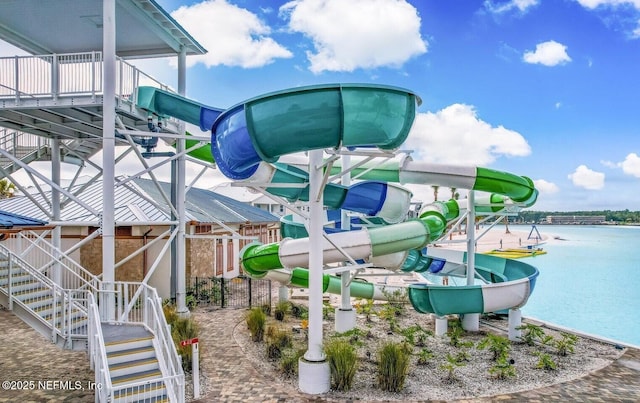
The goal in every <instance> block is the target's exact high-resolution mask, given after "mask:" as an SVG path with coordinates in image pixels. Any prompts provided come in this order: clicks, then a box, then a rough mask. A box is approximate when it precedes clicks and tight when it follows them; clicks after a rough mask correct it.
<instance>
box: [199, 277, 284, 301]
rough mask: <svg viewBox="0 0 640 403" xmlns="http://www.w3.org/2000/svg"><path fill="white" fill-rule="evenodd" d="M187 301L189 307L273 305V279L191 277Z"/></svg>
mask: <svg viewBox="0 0 640 403" xmlns="http://www.w3.org/2000/svg"><path fill="white" fill-rule="evenodd" d="M186 303H187V306H188V307H189V308H192V307H195V306H209V307H212V308H214V307H218V308H251V307H256V306H257V307H260V306H263V305H268V306H271V281H270V280H256V279H252V278H250V277H245V276H240V277H235V278H220V277H191V279H190V281H189V286H188V288H187V298H186Z"/></svg>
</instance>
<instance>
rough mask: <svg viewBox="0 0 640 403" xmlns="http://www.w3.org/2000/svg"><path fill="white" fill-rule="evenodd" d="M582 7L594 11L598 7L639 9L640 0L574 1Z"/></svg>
mask: <svg viewBox="0 0 640 403" xmlns="http://www.w3.org/2000/svg"><path fill="white" fill-rule="evenodd" d="M576 1H577V2H578V3H580V5H581V6H582V7H585V8H589V9H592V10H593V9H594V8H598V7H600V6H603V7H616V6H620V5H627V4H628V5H631V6H633V7H635V8H637V9H640V0H576Z"/></svg>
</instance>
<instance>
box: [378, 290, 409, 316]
mask: <svg viewBox="0 0 640 403" xmlns="http://www.w3.org/2000/svg"><path fill="white" fill-rule="evenodd" d="M382 295H384V297H385V298H386V299H387V303H388V305H389V306H390V307H391V308H392V310H393V312H394V313H395V315H396V316H401V315H402V314H404V312H405V309H406V306H407V304H408V303H409V295H408V294H407V291H406V290H405V289H402V288H399V289H395V290H393V291H387V290H386V289H384V288H383V289H382Z"/></svg>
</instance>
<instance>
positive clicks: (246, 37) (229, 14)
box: [171, 0, 293, 68]
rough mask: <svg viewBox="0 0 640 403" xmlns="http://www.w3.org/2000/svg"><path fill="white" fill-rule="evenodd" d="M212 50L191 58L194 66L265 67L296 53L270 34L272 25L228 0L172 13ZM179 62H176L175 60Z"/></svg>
mask: <svg viewBox="0 0 640 403" xmlns="http://www.w3.org/2000/svg"><path fill="white" fill-rule="evenodd" d="M171 16H172V17H173V18H175V19H176V21H178V22H179V23H180V25H182V26H183V27H184V28H185V29H186V30H187V31H188V32H189V33H191V35H192V36H193V37H194V38H195V39H196V40H197V41H198V42H199V43H200V44H201V45H202V46H204V48H205V49H207V50H208V53H207V54H205V55H203V56H192V57H188V58H187V63H188V65H189V66H192V65H194V64H196V63H203V64H204V65H205V66H207V67H212V66H219V65H225V66H239V67H243V68H255V67H262V66H264V65H267V64H269V63H272V62H273V61H274V60H275V59H278V58H290V57H292V56H293V54H292V53H291V52H290V51H289V50H288V49H287V48H285V47H284V46H282V45H280V44H279V43H277V42H276V41H275V40H274V39H273V38H270V37H269V36H268V35H270V34H271V28H269V26H268V25H267V24H265V23H264V22H263V21H261V20H260V19H259V18H258V16H256V15H255V14H253V13H251V12H250V11H248V10H245V9H243V8H240V7H237V6H235V5H233V4H229V3H227V1H226V0H207V1H203V2H202V3H198V4H194V5H192V6H183V7H180V8H179V9H177V10H175V11H174V12H172V13H171ZM173 63H175V61H173Z"/></svg>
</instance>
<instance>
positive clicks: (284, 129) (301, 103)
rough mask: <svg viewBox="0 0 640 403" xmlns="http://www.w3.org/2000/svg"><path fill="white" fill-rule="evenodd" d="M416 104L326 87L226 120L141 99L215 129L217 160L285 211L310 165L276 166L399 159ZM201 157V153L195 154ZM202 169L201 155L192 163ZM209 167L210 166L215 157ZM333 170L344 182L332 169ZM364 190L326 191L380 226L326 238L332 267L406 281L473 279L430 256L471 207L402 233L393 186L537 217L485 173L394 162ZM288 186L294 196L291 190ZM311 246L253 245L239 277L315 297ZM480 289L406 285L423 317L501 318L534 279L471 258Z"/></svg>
mask: <svg viewBox="0 0 640 403" xmlns="http://www.w3.org/2000/svg"><path fill="white" fill-rule="evenodd" d="M418 102H420V100H419V98H418V97H417V96H416V95H415V94H413V93H412V92H410V91H408V90H405V89H401V88H396V87H389V86H380V85H357V84H355V85H354V84H348V85H341V84H335V85H320V86H310V87H302V88H296V89H292V90H285V91H279V92H275V93H270V94H266V95H263V96H260V97H257V98H253V99H250V100H247V101H245V102H243V103H241V104H238V105H236V106H233V107H231V108H229V109H227V110H224V111H221V110H220V109H215V108H209V107H206V106H204V105H201V104H199V103H196V102H193V101H191V100H188V99H186V98H182V97H179V96H177V95H174V94H171V93H166V92H164V91H161V90H157V89H155V88H150V87H145V88H141V89H140V91H139V102H138V103H139V106H141V107H143V108H145V109H147V110H149V111H150V112H152V113H156V114H159V115H170V116H174V117H176V118H179V119H182V120H185V121H187V122H190V123H192V124H197V125H199V126H200V128H201V129H203V130H208V129H211V131H212V140H211V153H212V154H213V157H214V160H215V162H216V164H217V166H218V168H219V169H220V171H221V172H222V173H223V174H224V175H225V176H227V177H228V178H230V179H233V180H239V181H243V182H245V183H247V184H248V185H250V184H251V183H260V184H265V183H267V184H270V185H271V186H267V188H266V190H267V191H268V192H270V193H272V194H274V195H277V196H280V197H283V198H285V199H287V200H289V201H297V200H303V201H304V200H308V197H309V189H308V174H307V172H306V171H305V169H304V164H297V165H296V164H295V163H294V164H286V163H283V162H279V159H280V157H282V156H287V155H289V154H294V153H299V152H302V151H309V150H314V149H340V148H341V147H346V148H349V149H355V148H378V149H381V150H394V149H396V148H398V147H399V146H400V145H401V144H402V143H403V142H404V141H405V140H406V138H407V136H408V134H409V131H410V129H411V126H412V124H413V119H414V117H415V113H416V105H417V103H418ZM197 151H198V152H199V153H202V150H201V149H199V150H197ZM192 155H193V156H194V157H196V158H197V156H196V155H194V154H192ZM209 158H210V157H209ZM332 169H335V170H336V172H338V171H339V170H340V167H339V166H337V164H335V165H334V167H333V168H332ZM352 175H360V176H359V177H358V179H362V180H365V181H364V182H359V183H357V184H355V185H353V186H342V185H337V184H327V186H326V187H325V190H324V198H325V200H326V201H325V204H326V205H328V206H329V207H330V208H340V209H348V210H351V211H356V212H360V213H363V214H367V215H371V216H376V217H380V218H381V219H382V220H383V221H384V223H385V224H390V225H383V226H379V227H374V228H361V229H359V230H355V231H348V232H335V233H331V234H327V236H326V239H324V240H323V245H322V249H323V259H324V263H325V264H332V263H341V262H343V261H344V260H345V256H344V255H343V253H342V252H341V251H344V252H346V253H347V254H348V255H349V256H351V258H352V259H354V260H363V261H367V262H370V263H372V264H373V265H374V266H379V267H385V268H388V269H390V270H396V271H403V272H412V271H413V272H430V273H440V274H447V275H452V276H456V275H459V276H462V277H464V276H466V274H465V270H466V269H465V262H466V259H467V256H466V253H465V252H456V251H447V250H444V249H441V248H429V249H428V250H427V253H425V247H426V246H427V245H428V244H432V243H434V242H435V241H437V240H438V239H439V238H441V237H442V236H443V234H444V232H445V229H446V227H447V224H448V223H449V222H450V221H452V220H455V219H456V218H457V217H459V216H460V215H461V214H463V213H464V211H465V210H466V208H467V206H466V204H465V203H466V201H457V200H450V201H447V202H434V203H432V204H429V205H427V206H425V207H423V208H422V209H421V211H420V214H419V217H418V218H417V219H413V220H408V221H401V220H402V219H403V218H404V216H405V214H406V211H407V208H408V203H409V201H410V197H411V196H410V193H408V192H407V191H405V190H404V189H403V188H401V187H399V186H397V185H394V183H400V184H402V183H417V184H429V185H439V186H448V187H456V188H465V189H472V190H477V191H482V192H487V193H488V196H486V197H485V198H484V199H482V200H478V199H480V198H478V199H477V204H478V206H477V208H478V209H481V208H486V209H490V210H493V211H497V210H500V209H501V208H502V205H504V204H507V203H511V204H515V205H518V206H522V207H528V206H530V205H532V204H533V203H534V202H535V200H536V197H537V191H536V189H535V187H534V186H533V183H532V181H531V180H530V179H529V178H526V177H522V176H517V175H513V174H510V173H506V172H501V171H495V170H491V169H486V168H476V167H460V166H453V165H438V164H428V163H423V162H416V161H413V160H411V159H410V158H404V159H401V160H392V161H389V162H388V163H386V164H384V165H382V166H373V165H370V164H369V165H368V164H364V165H362V166H359V167H358V168H357V169H354V170H353V171H352ZM288 185H289V186H288ZM309 249H310V244H309V239H308V238H298V239H294V238H285V239H283V240H282V241H281V242H280V243H274V244H266V245H262V244H251V245H248V246H247V247H246V248H245V249H244V250H243V252H242V266H243V268H244V269H245V271H246V272H247V273H248V274H249V275H251V276H252V277H256V278H269V279H272V280H276V281H279V282H281V283H283V284H291V285H294V286H299V287H307V286H308V274H309V273H308V269H306V268H305V267H306V266H307V265H308V262H309ZM475 262H476V264H475V269H476V278H477V279H478V282H479V283H480V284H476V285H468V286H457V287H452V286H442V285H435V284H428V283H425V284H411V285H409V288H408V294H409V299H410V301H411V303H412V305H413V306H414V308H415V309H416V310H418V311H420V312H423V313H436V314H438V315H446V314H450V313H483V312H494V311H500V310H504V309H509V308H516V307H520V306H522V305H524V304H525V303H526V301H527V299H528V297H529V295H530V293H531V292H532V290H533V288H534V285H535V280H536V277H537V275H538V271H537V269H536V268H535V267H533V266H531V265H528V264H526V263H523V262H520V261H515V260H511V259H504V258H500V257H495V256H485V255H480V254H476V255H475ZM323 283H324V291H325V292H331V293H340V284H341V281H340V278H338V277H335V276H331V275H324V277H323ZM350 291H351V295H352V296H353V297H359V298H376V299H384V287H383V286H378V285H374V284H370V283H366V282H362V281H357V280H355V281H352V282H351V290H350Z"/></svg>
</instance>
